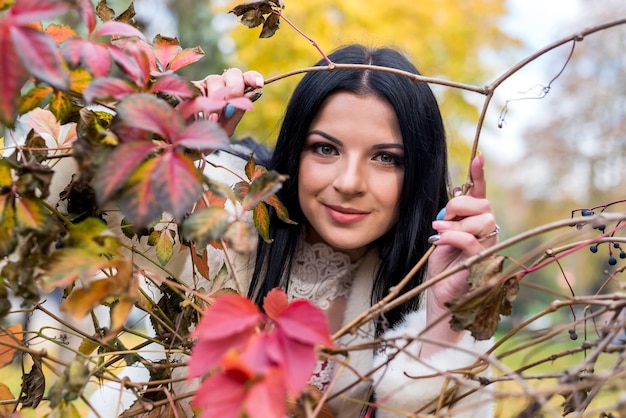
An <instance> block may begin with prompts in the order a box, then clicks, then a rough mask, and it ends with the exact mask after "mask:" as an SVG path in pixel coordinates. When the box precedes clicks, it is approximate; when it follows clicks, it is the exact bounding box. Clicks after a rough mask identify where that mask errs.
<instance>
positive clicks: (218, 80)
mask: <svg viewBox="0 0 626 418" xmlns="http://www.w3.org/2000/svg"><path fill="white" fill-rule="evenodd" d="M204 85H205V89H206V90H205V91H206V95H207V96H208V97H211V96H213V95H214V94H215V92H216V91H219V90H220V89H224V87H226V82H225V80H224V78H223V77H222V76H221V75H216V74H212V75H210V76H208V77H206V78H205V79H204Z"/></svg>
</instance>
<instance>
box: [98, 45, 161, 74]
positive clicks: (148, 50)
mask: <svg viewBox="0 0 626 418" xmlns="http://www.w3.org/2000/svg"><path fill="white" fill-rule="evenodd" d="M109 48H114V49H116V50H117V51H121V52H122V53H124V51H127V50H129V49H130V48H135V49H138V50H141V51H143V53H144V55H145V56H146V57H147V59H148V65H149V67H150V71H155V70H156V58H155V56H154V50H153V49H152V46H151V45H150V44H149V43H147V42H144V41H140V40H138V39H136V38H119V39H115V40H113V41H111V44H110V45H109ZM120 58H121V56H120Z"/></svg>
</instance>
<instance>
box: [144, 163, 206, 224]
mask: <svg viewBox="0 0 626 418" xmlns="http://www.w3.org/2000/svg"><path fill="white" fill-rule="evenodd" d="M151 178H152V189H153V193H154V198H155V199H156V200H157V201H158V202H159V204H160V205H161V208H162V209H163V210H164V211H166V212H168V213H170V214H171V215H172V216H173V217H174V219H176V220H178V221H181V220H182V219H183V217H184V216H185V215H186V214H187V213H188V212H189V211H191V209H192V208H193V206H194V205H195V204H196V202H197V201H198V199H199V198H200V195H201V194H202V190H203V189H202V183H201V182H200V178H201V177H200V174H199V173H198V169H197V168H196V166H194V165H193V162H192V161H191V159H190V158H189V157H187V156H185V155H183V154H180V153H178V152H172V151H169V152H165V153H164V154H163V155H161V156H160V157H157V164H156V166H155V168H154V172H153V173H152V174H151Z"/></svg>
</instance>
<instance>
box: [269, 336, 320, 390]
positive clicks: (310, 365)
mask: <svg viewBox="0 0 626 418" xmlns="http://www.w3.org/2000/svg"><path fill="white" fill-rule="evenodd" d="M272 337H274V338H273V339H274V341H273V344H272V345H271V346H273V348H272V352H273V353H274V355H275V356H277V359H280V360H281V361H280V364H279V365H280V367H282V369H283V373H284V375H285V378H284V379H285V385H286V386H287V389H288V390H289V393H290V394H291V395H293V396H297V395H298V394H299V393H300V391H301V390H302V389H303V388H304V387H305V386H306V384H307V382H308V381H309V379H310V378H311V373H313V370H314V369H315V364H316V363H317V355H316V353H315V348H313V347H312V346H311V345H309V344H302V343H299V342H298V341H295V340H292V339H290V338H289V337H287V336H286V335H285V334H283V333H280V332H275V333H273V334H272ZM268 347H270V345H269V344H268ZM279 353H280V354H279ZM278 355H279V356H278Z"/></svg>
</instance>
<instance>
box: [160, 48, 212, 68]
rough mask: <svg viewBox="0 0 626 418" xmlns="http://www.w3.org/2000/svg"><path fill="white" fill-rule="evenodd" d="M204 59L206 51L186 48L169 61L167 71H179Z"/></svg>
mask: <svg viewBox="0 0 626 418" xmlns="http://www.w3.org/2000/svg"><path fill="white" fill-rule="evenodd" d="M202 57H204V51H202V49H201V48H200V47H196V48H186V49H184V50H182V51H180V52H179V53H178V54H176V56H175V57H174V59H172V60H171V61H169V64H168V66H167V69H168V70H171V71H176V70H179V69H181V68H183V67H186V66H187V65H189V64H193V63H194V62H197V61H198V60H200V58H202Z"/></svg>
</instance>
